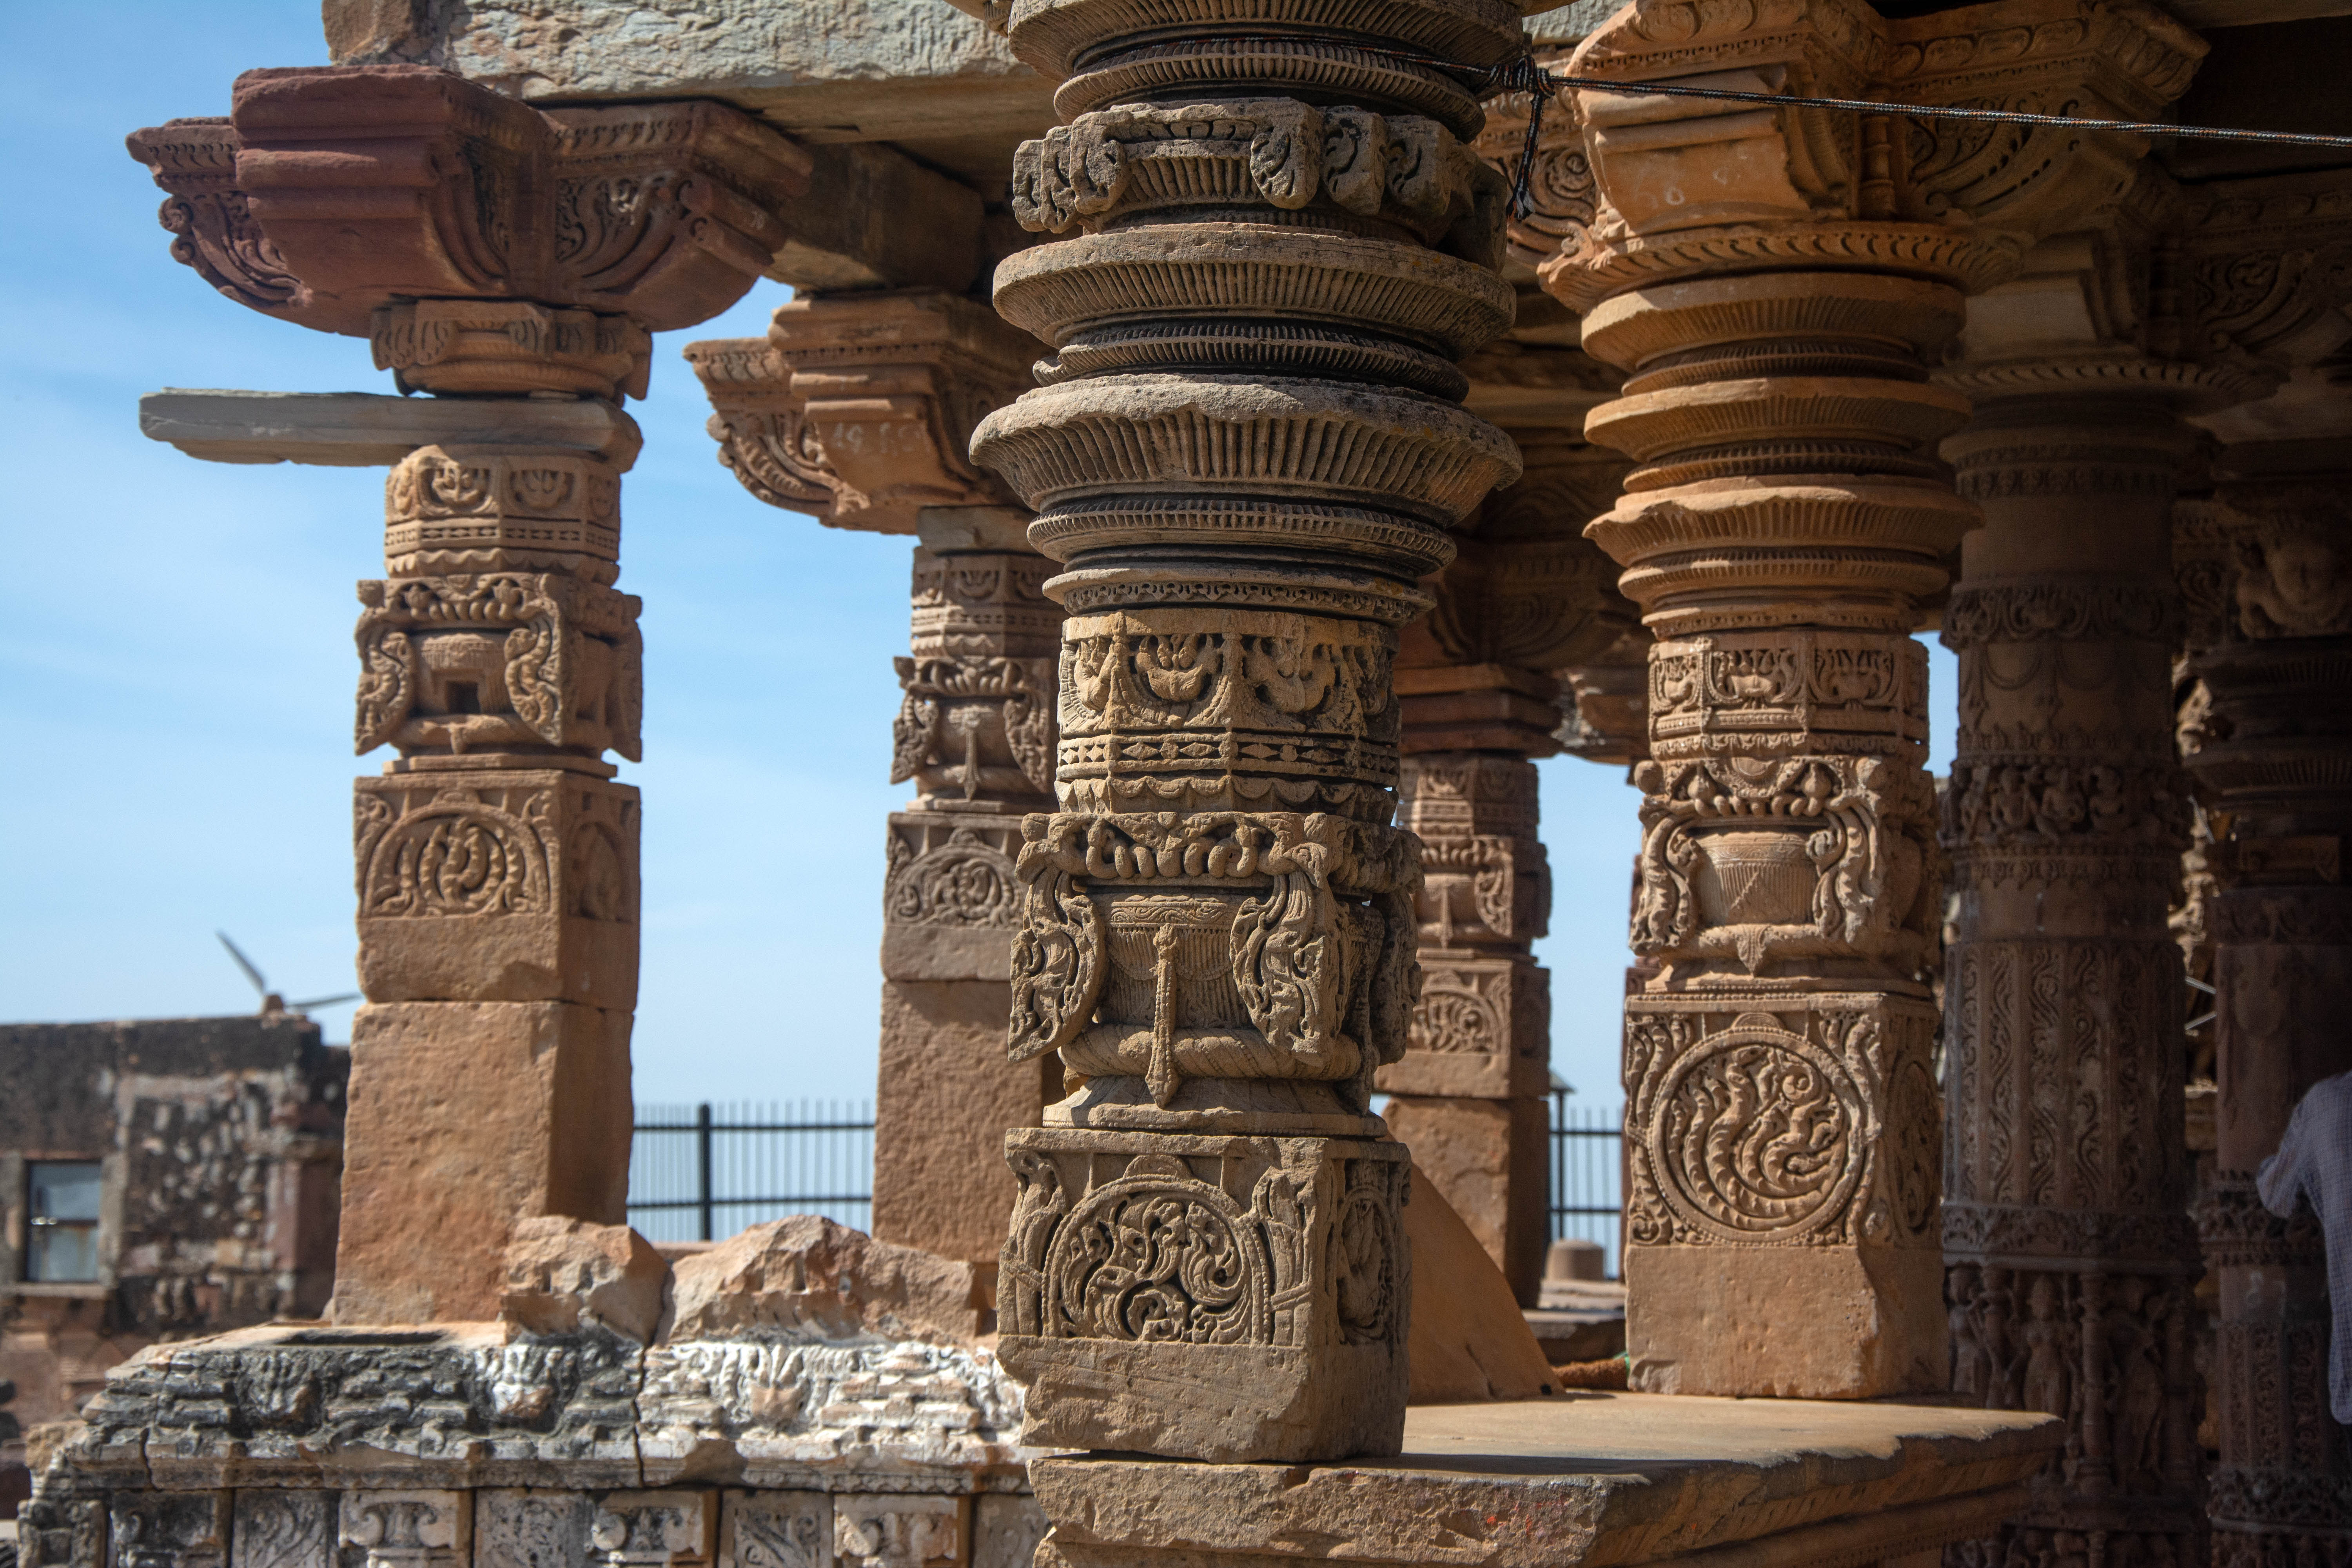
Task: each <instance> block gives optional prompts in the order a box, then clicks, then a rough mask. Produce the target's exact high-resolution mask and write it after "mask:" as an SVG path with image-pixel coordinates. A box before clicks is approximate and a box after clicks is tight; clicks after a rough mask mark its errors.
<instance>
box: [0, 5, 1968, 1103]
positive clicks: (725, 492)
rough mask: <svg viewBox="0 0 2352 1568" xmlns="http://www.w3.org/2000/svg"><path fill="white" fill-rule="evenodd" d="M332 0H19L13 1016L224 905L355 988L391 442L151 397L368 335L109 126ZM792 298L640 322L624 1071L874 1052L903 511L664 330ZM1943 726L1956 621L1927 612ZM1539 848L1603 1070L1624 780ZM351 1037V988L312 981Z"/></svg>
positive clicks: (185, 974) (1623, 837)
mask: <svg viewBox="0 0 2352 1568" xmlns="http://www.w3.org/2000/svg"><path fill="white" fill-rule="evenodd" d="M318 15H319V13H318V7H317V5H316V4H315V0H274V3H270V4H261V3H257V0H217V3H214V4H208V5H205V6H202V7H200V8H197V7H190V6H188V5H184V4H165V3H163V0H143V3H142V0H76V3H75V4H74V5H69V6H35V5H25V4H16V5H0V122H5V124H6V126H7V130H8V133H9V142H10V144H11V145H14V146H16V147H17V148H18V149H19V159H18V164H17V170H18V173H17V176H16V177H17V179H18V181H19V184H20V193H19V196H18V200H17V205H16V208H15V209H14V210H15V214H16V219H15V221H14V222H12V223H9V224H7V225H5V226H0V278H5V284H6V292H5V298H6V299H7V300H9V301H10V308H11V317H10V324H9V330H8V331H6V332H5V334H0V446H5V451H6V455H7V458H8V463H7V471H8V473H9V475H10V484H9V493H8V496H7V499H6V500H5V502H0V733H5V735H6V736H7V737H8V739H9V742H10V743H11V746H12V748H13V751H14V763H13V765H11V766H9V767H8V768H7V769H6V771H5V774H0V780H4V781H5V782H0V801H5V816H6V820H7V822H8V824H9V826H10V830H11V831H10V835H9V837H10V839H11V843H10V846H9V858H10V861H11V865H10V868H9V870H8V873H7V874H6V875H5V877H0V1019H5V1020H9V1021H33V1020H52V1019H79V1018H120V1017H162V1016H188V1015H194V1014H208V1013H236V1012H243V1011H247V1010H249V1009H250V1008H251V1006H252V1005H253V1000H254V999H253V996H252V994H251V992H250V990H249V989H248V987H247V984H246V983H245V981H244V979H243V978H242V977H241V976H240V975H239V974H238V973H236V969H235V968H234V967H233V966H232V965H231V963H229V961H228V959H227V958H226V955H225V954H223V952H221V950H220V948H219V945H218V944H217V943H216V942H215V941H214V938H213V931H214V930H215V928H216V927H217V928H226V930H227V931H229V932H230V933H231V934H232V935H234V936H235V937H236V940H237V942H239V943H240V944H241V945H242V946H243V947H244V948H245V949H246V950H247V952H250V953H251V954H252V955H253V956H254V957H255V958H256V960H257V961H258V962H259V963H260V964H261V966H262V967H263V969H264V970H265V971H267V972H268V975H269V977H270V979H271V982H272V984H275V985H277V986H278V988H279V989H281V990H282V991H284V992H285V993H286V994H289V995H291V996H303V995H319V994H328V993H331V992H337V991H343V990H348V989H351V988H352V984H353V983H352V948H353V937H352V878H351V804H350V802H351V779H352V776H353V775H354V774H355V773H361V772H373V771H375V769H376V768H377V767H378V766H380V765H381V762H382V755H381V754H379V755H378V756H377V757H375V758H373V759H368V760H365V761H362V760H360V759H355V758H353V757H352V754H351V739H350V736H351V722H352V689H353V685H354V681H355V679H356V666H355V663H354V658H353V655H352V640H351V629H352V621H353V620H354V618H355V616H356V615H357V605H356V604H355V602H354V601H353V599H352V583H353V582H354V581H356V580H357V579H359V578H362V577H369V576H374V575H378V574H380V572H381V568H382V539H383V476H382V473H381V471H380V470H376V469H360V468H289V467H256V468H242V467H225V466H221V465H216V464H207V463H200V462H196V461H194V460H193V459H191V458H184V457H182V456H181V455H179V454H178V453H177V452H174V451H173V450H172V449H171V448H169V447H161V446H157V445H155V444H153V443H151V442H148V441H146V440H144V439H143V438H142V437H141V436H140V435H139V431H138V422H137V404H138V398H139V395H140V394H142V393H143V392H148V391H152V390H154V389H156V388H159V387H163V386H186V387H245V388H254V389H260V390H270V391H302V392H329V391H353V390H357V391H382V392H389V391H390V390H392V388H391V386H390V382H389V377H388V376H385V375H383V374H379V373H377V372H376V371H374V370H373V368H371V366H370V364H369V362H368V351H367V346H366V344H365V343H364V342H362V341H361V340H359V339H355V338H333V337H328V336H325V335H322V334H320V333H315V332H310V331H303V330H302V329H300V328H297V327H292V326H289V325H287V324H284V323H282V322H278V321H269V320H268V319H266V318H264V317H261V316H257V315H255V314H253V313H252V312H250V311H247V310H244V309H243V308H242V307H239V306H236V305H234V304H231V303H230V302H228V301H227V300H223V299H222V298H220V297H219V296H218V295H216V294H215V293H213V292H212V291H211V290H210V289H207V288H206V287H205V285H204V283H203V282H202V280H201V279H198V278H197V277H196V275H195V274H194V272H191V271H189V270H188V269H187V268H183V267H181V266H179V265H178V264H177V263H175V262H173V260H172V259H171V257H170V254H169V250H168V245H169V237H168V236H167V235H165V234H164V232H163V230H162V229H161V228H160V227H158V226H156V223H155V209H156V207H157V205H158V203H159V202H160V200H161V193H160V192H158V191H157V190H156V189H155V188H154V186H153V184H152V183H151V182H150V180H149V179H148V177H147V174H146V172H145V171H144V170H143V169H142V168H140V167H139V166H138V165H137V164H135V163H132V162H131V160H130V159H129V158H128V157H127V156H126V155H125V154H124V153H123V152H122V138H123V136H124V135H125V134H126V133H127V132H131V131H133V130H136V129H138V128H139V127H141V126H144V125H153V124H158V123H160V122H162V121H164V120H166V119H170V118H173V117H174V116H180V115H195V114H219V113H224V112H226V108H227V102H228V88H229V83H230V81H231V79H233V78H234V77H235V76H236V73H237V72H238V71H239V70H242V69H245V68H250V67H255V66H293V65H318V64H324V63H325V48H324V45H323V44H322V42H321V41H320V35H319V26H318ZM784 297H785V294H784V290H783V289H782V288H780V287H778V286H776V285H773V284H764V283H763V284H761V286H760V287H759V288H757V289H754V290H753V292H752V293H751V295H750V296H749V297H748V298H747V299H745V300H743V301H742V303H740V304H739V305H738V306H736V307H735V309H734V310H731V311H730V312H729V313H728V314H727V315H725V316H723V317H721V318H719V319H718V320H716V321H711V322H709V323H706V324H705V325H703V326H701V327H699V328H697V329H695V330H694V331H690V332H680V333H670V334H667V335H665V336H663V337H661V338H659V339H656V352H655V360H654V375H653V391H652V396H651V397H650V398H648V399H647V400H646V402H645V403H644V404H642V405H636V406H635V415H636V417H637V418H638V420H639V422H640V423H641V424H642V425H643V426H644V428H645V435H646V449H645V455H644V456H643V458H640V459H639V461H638V464H637V467H636V468H635V470H634V471H633V472H632V473H631V474H630V475H629V477H628V479H627V480H626V483H625V490H624V500H623V519H624V521H623V535H622V578H621V584H620V585H621V586H622V587H623V588H625V589H627V590H628V591H630V592H632V593H635V594H637V595H642V596H643V597H644V599H645V603H646V609H645V618H644V628H645V635H646V762H645V763H643V764H642V765H638V766H625V767H624V770H623V774H622V776H623V777H625V778H626V779H628V780H629V781H630V782H632V783H635V784H637V785H638V786H639V787H641V788H642V789H643V790H644V791H645V794H646V815H645V915H644V918H645V926H644V935H645V966H644V977H643V983H642V987H641V992H640V996H639V1001H638V1007H637V1023H636V1036H635V1041H636V1044H635V1058H636V1088H637V1094H638V1098H639V1099H640V1100H696V1099H705V1098H708V1099H719V1100H734V1099H797V1098H816V1097H831V1098H849V1099H865V1098H867V1097H869V1096H870V1095H871V1093H872V1088H873V1075H874V1065H875V1046H874V1037H875V1028H876V995H877V988H878V985H879V984H880V982H879V976H878V970H877V963H876V949H877V944H878V942H879V941H880V932H881V914H880V884H881V876H882V864H883V861H882V820H883V817H884V816H885V814H887V812H888V811H890V810H891V809H892V808H893V807H894V806H895V805H898V803H899V802H900V801H902V800H903V799H904V798H905V794H906V791H905V789H904V788H903V787H902V786H900V787H894V786H892V785H890V784H887V782H886V781H887V775H888V771H889V752H890V742H889V719H890V715H891V713H892V712H893V711H894V710H896V707H897V704H898V688H897V681H896V679H895V677H894V676H893V674H892V670H891V663H890V660H891V658H892V657H893V656H894V655H896V654H899V653H903V652H904V651H905V650H906V646H907V569H908V542H906V541H903V540H893V539H881V538H876V537H871V536H866V535H859V534H849V533H840V532H835V531H831V530H828V529H825V528H823V527H821V526H819V525H818V524H817V523H816V522H815V521H814V520H813V519H809V518H803V517H798V516H795V515H793V514H789V513H785V512H781V511H777V510H772V509H771V508H769V507H766V506H764V505H762V504H761V503H760V502H758V501H756V500H753V499H752V498H751V496H750V495H748V494H746V493H745V492H744V491H743V490H741V489H740V488H739V487H738V486H737V485H736V483H735V481H734V479H732V478H731V477H730V475H729V474H728V473H727V472H726V471H725V470H724V469H722V468H719V465H718V463H717V462H716V461H715V459H714V457H713V450H714V448H713V447H712V445H711V443H710V441H709V437H707V436H706V435H705V434H704V432H703V427H702V426H703V421H704V419H705V418H706V417H707V416H708V414H709V408H708V405H706V404H705V402H704V401H703V398H702V395H701V392H700V389H699V388H698V385H697V384H696V383H695V380H694V377H693V375H692V374H691V373H690V372H689V371H688V369H687V367H686V366H685V364H684V363H682V362H681V361H680V360H679V358H678V353H677V351H678V349H679V348H680V347H681V346H682V345H683V344H684V343H686V342H688V341H690V340H692V339H694V338H698V337H728V336H751V335H755V334H757V333H759V332H760V331H762V330H764V328H765V325H766V318H767V313H768V312H769V311H770V310H772V309H773V308H774V307H775V306H776V305H777V304H778V303H779V302H781V301H782V299H783V298H784ZM1934 657H1935V679H1936V682H1937V704H1936V708H1937V747H1936V760H1935V765H1936V766H1937V768H1938V769H1941V768H1943V767H1944V766H1946V765H1948V757H1949V752H1950V744H1951V736H1950V722H1949V716H1950V705H1951V695H1950V694H1951V677H1952V660H1951V658H1950V656H1949V655H1948V654H1946V653H1945V652H1944V651H1943V650H1942V649H1941V648H1940V647H1937V648H1936V649H1934ZM1543 773H1544V798H1543V811H1544V816H1545V820H1546V823H1547V830H1546V835H1545V837H1546V839H1547V841H1548V843H1549V847H1550V853H1551V858H1552V866H1553V871H1554V876H1555V880H1556V884H1557V889H1558V892H1557V899H1556V905H1555V912H1554V914H1553V917H1552V931H1553V934H1552V936H1551V937H1550V938H1549V940H1548V941H1547V942H1544V943H1542V944H1541V945H1540V948H1539V952H1540V954H1541V956H1542V957H1543V959H1544V961H1545V962H1546V963H1548V964H1549V966H1550V968H1551V971H1552V976H1553V981H1552V984H1553V1007H1552V1016H1553V1028H1554V1047H1553V1059H1554V1064H1555V1067H1556V1068H1557V1070H1559V1072H1560V1073H1561V1074H1562V1076H1564V1077H1566V1078H1567V1079H1569V1080H1570V1082H1572V1083H1574V1084H1575V1085H1576V1086H1577V1087H1578V1089H1580V1090H1581V1091H1583V1092H1584V1093H1585V1094H1586V1095H1587V1096H1589V1097H1591V1098H1592V1099H1595V1100H1604V1099H1613V1098H1615V1096H1616V1082H1615V1080H1616V1068H1615V1062H1616V1048H1617V1047H1616V1034H1617V1017H1618V1005H1619V997H1620V995H1621V994H1622V978H1621V977H1622V972H1623V967H1624V963H1625V956H1624V947H1623V942H1624V911H1625V888H1626V879H1627V875H1628V868H1629V867H1630V864H1631V858H1632V855H1633V848H1634V846H1635V843H1636V840H1637V835H1636V830H1635V825H1634V818H1633V810H1634V805H1635V797H1634V795H1633V792H1632V791H1631V790H1629V789H1628V788H1626V787H1625V785H1624V784H1623V782H1622V777H1621V776H1620V773H1619V771H1618V770H1614V769H1605V768H1599V767H1594V766H1591V765H1590V764H1586V763H1577V762H1573V761H1568V760H1555V761H1551V762H1547V763H1544V764H1543ZM320 1018H321V1020H322V1022H324V1023H325V1025H326V1027H327V1033H328V1037H329V1038H331V1039H342V1038H345V1037H347V1032H348V1029H349V1019H350V1009H349V1008H348V1007H343V1008H336V1009H331V1010H325V1011H322V1012H321V1013H320Z"/></svg>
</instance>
